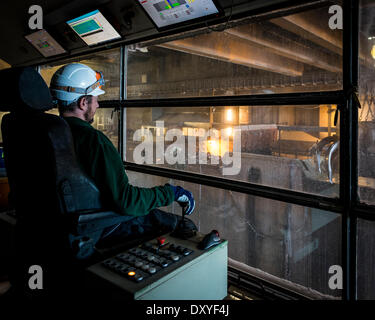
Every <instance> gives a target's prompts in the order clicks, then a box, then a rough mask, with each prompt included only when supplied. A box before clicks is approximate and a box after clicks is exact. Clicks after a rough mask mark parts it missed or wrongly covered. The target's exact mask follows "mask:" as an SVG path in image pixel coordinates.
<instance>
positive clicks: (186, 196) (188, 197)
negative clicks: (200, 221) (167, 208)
mask: <svg viewBox="0 0 375 320" xmlns="http://www.w3.org/2000/svg"><path fill="white" fill-rule="evenodd" d="M166 185H167V186H169V187H171V188H172V190H173V193H174V201H177V202H178V204H179V205H180V206H183V205H182V204H186V203H187V204H188V208H187V209H186V211H185V213H186V214H187V215H190V214H192V213H193V211H194V208H195V200H194V197H193V194H192V193H191V192H190V191H188V190H185V189H184V188H182V187H179V186H177V187H175V186H172V185H170V184H168V183H167V184H166Z"/></svg>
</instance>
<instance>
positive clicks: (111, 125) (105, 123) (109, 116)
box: [46, 108, 118, 149]
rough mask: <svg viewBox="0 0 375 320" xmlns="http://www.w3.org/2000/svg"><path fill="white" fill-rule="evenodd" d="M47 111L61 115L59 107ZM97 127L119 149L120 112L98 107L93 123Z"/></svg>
mask: <svg viewBox="0 0 375 320" xmlns="http://www.w3.org/2000/svg"><path fill="white" fill-rule="evenodd" d="M46 113H50V114H54V115H56V116H58V115H59V111H58V109H57V108H54V109H52V110H49V111H47V112H46ZM91 125H92V126H93V127H94V128H95V129H97V130H100V131H102V132H103V133H104V134H105V135H106V136H107V137H108V138H109V140H111V141H112V143H113V145H114V146H115V147H116V149H118V112H117V111H115V110H114V109H107V108H106V109H104V108H103V109H101V108H98V109H96V113H95V116H94V122H93V123H92V124H91Z"/></svg>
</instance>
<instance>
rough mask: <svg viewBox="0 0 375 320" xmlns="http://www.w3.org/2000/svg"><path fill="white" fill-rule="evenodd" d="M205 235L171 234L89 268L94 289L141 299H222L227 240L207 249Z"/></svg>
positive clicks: (225, 291) (225, 278) (224, 286)
mask: <svg viewBox="0 0 375 320" xmlns="http://www.w3.org/2000/svg"><path fill="white" fill-rule="evenodd" d="M203 239H204V235H202V234H199V233H198V234H197V235H196V236H194V237H193V238H191V239H189V240H184V239H178V238H174V237H172V236H171V235H166V236H164V237H162V238H157V239H153V240H151V241H148V242H145V243H143V244H141V245H138V246H136V247H133V248H130V249H128V250H125V251H123V252H120V253H119V254H117V255H115V256H113V257H110V258H109V259H106V260H104V261H102V262H99V263H97V264H95V265H93V266H90V267H89V268H88V270H87V271H88V273H89V275H90V284H91V285H92V286H93V289H100V290H101V291H102V292H101V293H103V291H104V292H107V293H108V295H113V296H115V298H127V299H140V300H163V299H166V300H173V299H179V300H181V299H189V300H197V299H198V300H199V299H205V300H206V299H210V300H217V299H223V298H224V297H225V296H226V295H227V241H226V240H220V242H218V243H217V244H216V245H215V246H212V247H211V248H209V249H207V250H202V249H200V248H201V246H200V245H199V244H200V243H201V242H202V240H203Z"/></svg>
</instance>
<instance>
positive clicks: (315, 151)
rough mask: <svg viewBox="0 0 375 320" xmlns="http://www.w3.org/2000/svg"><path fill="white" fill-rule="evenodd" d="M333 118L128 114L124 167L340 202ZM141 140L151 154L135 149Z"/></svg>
mask: <svg viewBox="0 0 375 320" xmlns="http://www.w3.org/2000/svg"><path fill="white" fill-rule="evenodd" d="M335 111H336V106H335V105H310V106H309V105H308V106H298V105H297V106H256V107H251V106H226V107H194V108H188V107H186V108H185V107H179V108H163V107H157V108H127V109H126V112H127V117H126V118H127V123H126V160H127V161H129V162H136V163H138V164H143V163H146V164H156V165H157V166H160V167H168V168H173V169H176V170H182V171H185V172H186V171H188V172H195V173H202V174H206V175H211V176H219V177H223V178H227V179H235V180H241V181H247V182H251V183H257V184H261V185H267V186H272V187H278V188H283V189H289V190H294V191H302V192H306V193H312V194H319V195H322V196H328V197H338V194H339V149H338V143H339V134H340V132H339V128H338V127H336V126H335V125H334V123H333V118H334V113H335ZM146 138H147V139H151V140H150V141H151V144H150V145H149V146H150V148H148V147H147V146H146V145H145V147H144V148H143V147H141V145H140V141H141V140H144V139H146ZM158 149H159V150H158ZM160 151H161V152H160ZM146 153H147V154H146Z"/></svg>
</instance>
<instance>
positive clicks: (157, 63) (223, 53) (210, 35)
mask: <svg viewBox="0 0 375 320" xmlns="http://www.w3.org/2000/svg"><path fill="white" fill-rule="evenodd" d="M331 16H332V15H331V14H329V7H328V6H327V7H323V8H319V9H314V10H310V11H306V12H302V13H296V14H292V15H288V16H284V17H279V18H274V19H267V20H265V19H264V18H263V20H261V21H259V20H258V22H254V20H255V19H252V21H251V20H246V19H245V20H242V21H237V22H236V23H234V22H232V23H233V24H235V26H234V27H232V28H229V29H226V30H223V31H220V32H211V31H210V29H208V30H203V31H201V32H200V34H197V33H198V32H197V31H195V32H194V34H195V35H189V34H185V35H178V36H177V39H176V37H175V38H174V39H173V40H172V41H171V40H170V38H171V37H169V38H168V39H165V40H164V42H163V40H158V41H157V42H156V41H151V42H145V43H139V44H137V45H131V46H129V47H128V67H127V97H128V99H146V98H172V97H174V98H175V97H201V96H206V97H210V96H236V95H246V94H268V93H270V94H271V93H292V92H306V91H327V90H339V89H341V88H342V30H340V29H331V28H330V27H329V24H328V21H329V19H330V17H331ZM249 21H250V22H249ZM322 21H326V23H323V22H322Z"/></svg>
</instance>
